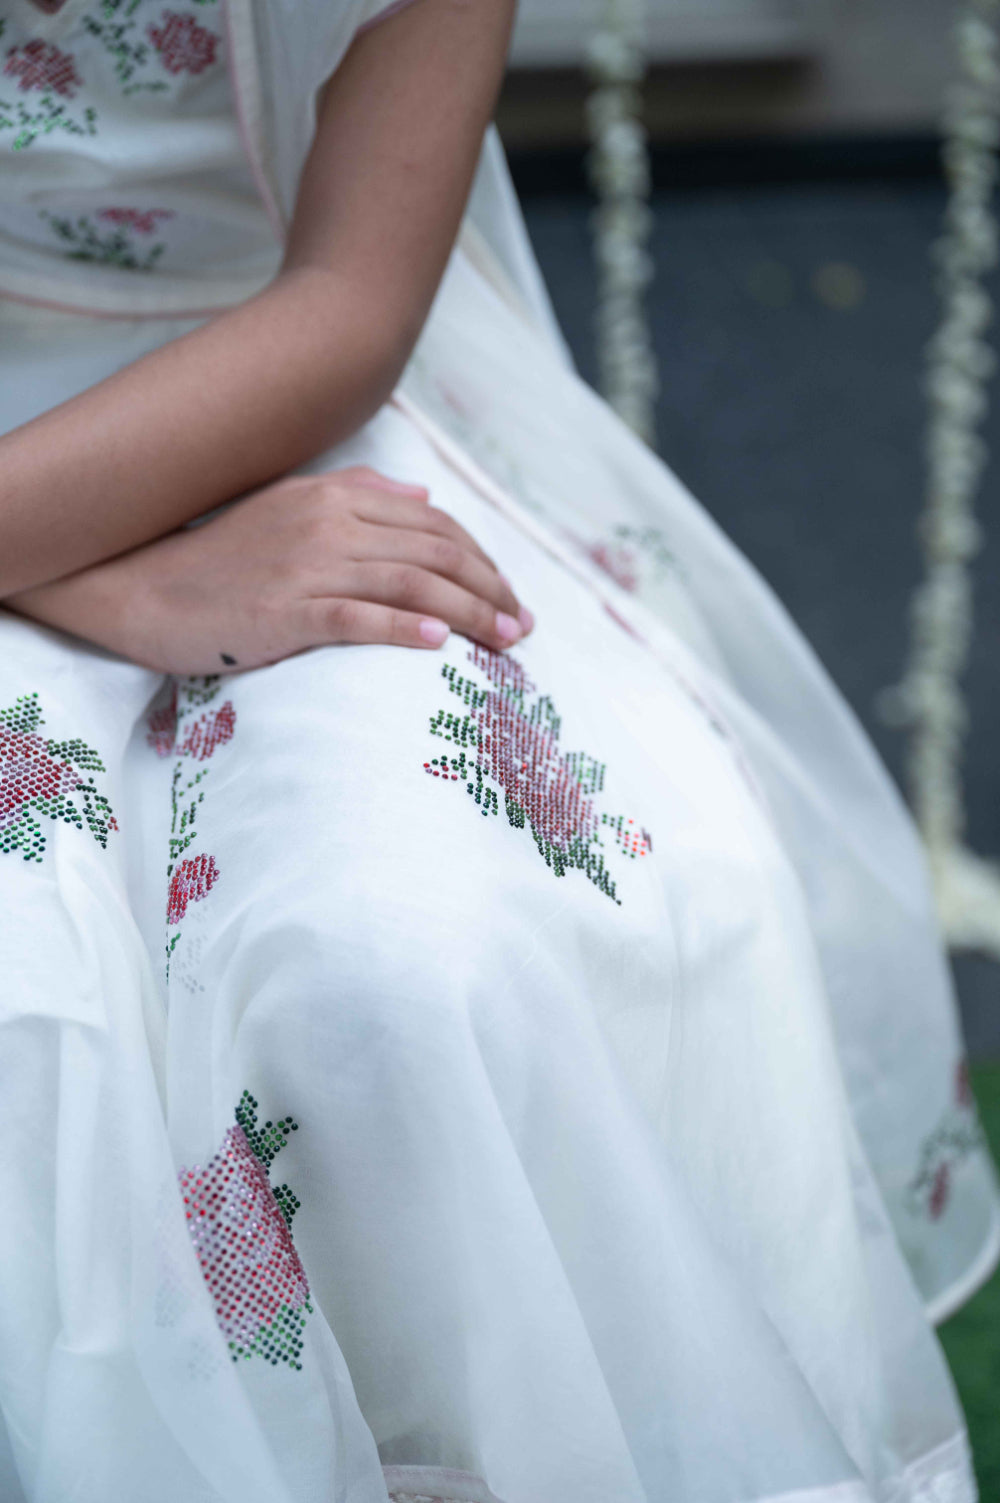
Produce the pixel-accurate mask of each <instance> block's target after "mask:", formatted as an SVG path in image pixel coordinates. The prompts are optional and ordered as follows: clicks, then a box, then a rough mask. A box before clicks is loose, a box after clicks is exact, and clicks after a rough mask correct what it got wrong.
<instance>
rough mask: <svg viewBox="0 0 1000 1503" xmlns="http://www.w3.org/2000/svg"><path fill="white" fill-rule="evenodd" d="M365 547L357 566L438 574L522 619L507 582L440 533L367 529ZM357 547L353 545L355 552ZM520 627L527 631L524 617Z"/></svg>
mask: <svg viewBox="0 0 1000 1503" xmlns="http://www.w3.org/2000/svg"><path fill="white" fill-rule="evenodd" d="M366 544H367V545H368V546H369V547H370V549H371V551H370V553H369V554H368V555H367V557H365V558H363V559H358V561H359V562H365V563H372V564H381V563H402V564H415V565H416V566H417V567H418V568H420V569H425V570H427V572H428V573H430V574H439V575H440V576H441V577H442V579H450V580H451V581H452V583H453V584H457V585H461V586H462V588H463V589H465V590H468V591H469V593H470V594H472V595H478V596H479V597H480V598H481V599H482V600H485V601H487V602H488V603H489V604H490V605H492V606H493V607H494V609H495V610H498V611H505V612H506V613H507V615H509V616H516V617H517V618H518V619H519V620H520V619H521V602H520V601H519V600H518V598H517V596H516V595H515V594H514V592H513V590H512V589H511V587H510V584H509V583H508V581H507V580H506V579H504V578H503V576H502V575H501V574H498V573H497V571H496V569H495V568H494V567H493V565H492V564H489V563H487V562H486V561H485V559H484V558H483V557H482V555H481V554H479V553H474V552H473V551H472V549H471V548H468V547H467V546H466V545H465V543H464V542H459V541H458V540H457V539H456V538H452V537H445V536H444V535H443V534H441V533H433V532H416V531H414V530H408V529H406V528H397V527H372V526H369V525H366V526H365V532H364V533H363V534H362V540H361V546H362V547H364V546H365V545H366ZM357 546H358V545H357V544H355V548H357ZM355 557H357V554H355ZM521 624H522V626H525V628H527V616H526V617H525V619H524V620H522V621H521Z"/></svg>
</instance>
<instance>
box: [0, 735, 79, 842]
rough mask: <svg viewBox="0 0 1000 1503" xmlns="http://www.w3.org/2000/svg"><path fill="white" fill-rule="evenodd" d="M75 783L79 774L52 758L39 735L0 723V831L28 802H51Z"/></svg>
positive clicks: (15, 818)
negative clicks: (39, 800)
mask: <svg viewBox="0 0 1000 1503" xmlns="http://www.w3.org/2000/svg"><path fill="white" fill-rule="evenodd" d="M79 781H80V775H79V773H77V772H75V771H74V769H73V768H72V767H71V766H70V764H69V763H68V762H61V761H59V759H58V758H56V757H53V756H52V754H51V752H50V751H49V749H48V747H47V746H46V745H45V742H44V741H43V740H42V738H41V736H36V735H34V733H33V732H30V731H19V730H14V729H12V728H11V727H10V726H6V725H4V724H2V723H0V829H3V828H5V827H6V826H7V825H11V824H14V823H15V822H16V821H17V820H18V819H19V818H20V817H21V814H22V812H23V811H24V808H25V805H27V804H28V803H30V802H31V800H32V799H43V800H45V801H46V802H48V801H50V800H52V801H54V800H56V799H58V798H59V797H60V795H63V794H67V793H72V792H73V791H74V789H75V788H76V787H77V785H78V783H79Z"/></svg>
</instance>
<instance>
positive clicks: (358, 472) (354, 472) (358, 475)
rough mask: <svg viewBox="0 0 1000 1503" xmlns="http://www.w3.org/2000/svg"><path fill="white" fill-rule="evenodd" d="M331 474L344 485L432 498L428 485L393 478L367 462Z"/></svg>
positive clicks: (392, 493)
mask: <svg viewBox="0 0 1000 1503" xmlns="http://www.w3.org/2000/svg"><path fill="white" fill-rule="evenodd" d="M331 475H332V476H333V477H334V478H335V479H337V480H339V481H341V482H342V483H343V484H344V485H350V486H357V487H359V488H364V489H366V490H373V491H384V492H385V493H386V494H387V495H391V496H407V497H409V498H411V499H412V500H414V501H422V502H424V503H425V505H426V502H427V501H428V500H429V499H430V494H431V493H430V491H429V490H428V489H427V487H426V485H412V484H411V483H410V482H409V481H407V480H393V479H392V478H391V477H390V476H388V475H383V474H382V473H381V472H380V471H379V470H373V469H372V468H371V466H370V465H367V464H355V465H351V466H350V468H349V469H346V470H333V471H331Z"/></svg>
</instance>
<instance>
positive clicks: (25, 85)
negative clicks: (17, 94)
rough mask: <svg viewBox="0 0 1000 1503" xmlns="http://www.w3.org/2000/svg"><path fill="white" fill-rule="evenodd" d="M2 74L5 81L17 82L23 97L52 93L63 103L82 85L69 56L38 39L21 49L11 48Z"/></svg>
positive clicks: (26, 43)
mask: <svg viewBox="0 0 1000 1503" xmlns="http://www.w3.org/2000/svg"><path fill="white" fill-rule="evenodd" d="M3 71H4V73H5V74H6V75H7V77H8V78H16V79H17V80H18V87H19V88H20V89H21V90H22V91H23V92H25V93H27V92H28V90H30V89H51V90H52V92H53V93H54V94H61V95H62V96H63V98H64V99H72V97H73V95H74V93H75V92H76V90H77V89H78V88H79V86H80V84H81V82H82V80H81V78H80V75H79V73H77V71H76V64H75V63H74V61H73V59H72V57H71V56H70V54H69V53H68V52H60V51H59V48H58V47H55V46H53V45H52V43H51V42H43V41H41V39H40V38H37V37H36V38H33V40H32V41H30V42H25V43H24V45H23V47H11V48H10V50H9V51H8V53H7V58H6V61H5V62H4V65H3Z"/></svg>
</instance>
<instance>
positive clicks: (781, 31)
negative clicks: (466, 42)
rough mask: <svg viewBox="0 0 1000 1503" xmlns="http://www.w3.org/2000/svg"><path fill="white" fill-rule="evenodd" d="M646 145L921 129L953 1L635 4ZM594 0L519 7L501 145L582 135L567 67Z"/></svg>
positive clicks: (566, 142) (578, 96) (947, 68)
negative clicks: (644, 48)
mask: <svg viewBox="0 0 1000 1503" xmlns="http://www.w3.org/2000/svg"><path fill="white" fill-rule="evenodd" d="M648 3H649V5H650V7H651V26H650V32H651V39H650V55H651V60H652V63H653V67H652V71H651V74H650V78H649V82H648V87H647V115H648V124H649V127H650V130H651V133H652V134H653V136H654V138H655V139H657V140H663V141H670V140H676V139H687V140H698V139H711V138H716V139H718V138H720V137H730V138H731V137H733V136H741V135H745V136H755V135H756V136H761V135H766V136H789V135H790V136H794V135H802V136H815V135H825V134H844V135H846V134H852V133H853V134H864V135H901V134H927V133H933V132H934V131H935V130H936V128H937V122H938V119H939V116H940V110H941V104H942V98H943V94H944V90H945V87H946V84H947V81H948V79H949V77H950V75H951V70H952V44H951V27H952V23H953V20H954V17H955V14H956V12H957V9H958V3H957V0H648ZM599 6H600V0H521V13H520V18H519V22H518V30H517V34H516V37H515V46H514V51H513V55H512V69H511V72H510V75H509V77H508V81H507V86H506V89H505V92H504V97H503V99H502V101H501V108H500V116H499V118H500V126H501V130H502V132H503V134H504V137H505V139H506V141H507V144H508V146H511V147H514V148H531V147H532V146H541V147H558V146H572V145H576V144H578V143H579V142H580V141H581V140H582V139H583V135H584V116H583V101H584V98H585V82H584V79H583V75H582V71H581V69H580V65H579V64H580V58H581V57H582V55H583V47H584V44H585V38H586V35H587V34H588V32H589V29H590V27H591V26H592V24H593V20H594V17H595V14H597V13H598V12H599Z"/></svg>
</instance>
